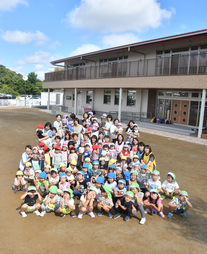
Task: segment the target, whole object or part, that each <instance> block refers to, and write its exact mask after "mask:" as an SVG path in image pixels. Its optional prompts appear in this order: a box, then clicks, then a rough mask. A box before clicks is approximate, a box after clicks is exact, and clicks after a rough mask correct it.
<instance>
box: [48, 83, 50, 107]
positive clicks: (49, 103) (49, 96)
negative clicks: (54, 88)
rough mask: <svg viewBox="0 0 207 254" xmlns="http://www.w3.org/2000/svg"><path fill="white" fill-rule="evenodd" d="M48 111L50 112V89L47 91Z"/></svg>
mask: <svg viewBox="0 0 207 254" xmlns="http://www.w3.org/2000/svg"><path fill="white" fill-rule="evenodd" d="M47 96H48V97H47V109H48V110H50V88H48V90H47Z"/></svg>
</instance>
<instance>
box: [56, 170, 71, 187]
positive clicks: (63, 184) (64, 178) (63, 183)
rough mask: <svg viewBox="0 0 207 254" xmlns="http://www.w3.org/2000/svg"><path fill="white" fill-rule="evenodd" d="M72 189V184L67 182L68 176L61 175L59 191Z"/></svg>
mask: <svg viewBox="0 0 207 254" xmlns="http://www.w3.org/2000/svg"><path fill="white" fill-rule="evenodd" d="M67 188H70V183H69V182H67V175H66V174H65V173H61V174H60V182H59V184H58V189H59V190H64V189H67Z"/></svg>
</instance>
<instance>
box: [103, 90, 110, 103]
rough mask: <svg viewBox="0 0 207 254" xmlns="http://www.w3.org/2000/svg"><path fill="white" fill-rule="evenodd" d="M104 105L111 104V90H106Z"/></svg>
mask: <svg viewBox="0 0 207 254" xmlns="http://www.w3.org/2000/svg"><path fill="white" fill-rule="evenodd" d="M104 104H111V90H108V89H105V90H104Z"/></svg>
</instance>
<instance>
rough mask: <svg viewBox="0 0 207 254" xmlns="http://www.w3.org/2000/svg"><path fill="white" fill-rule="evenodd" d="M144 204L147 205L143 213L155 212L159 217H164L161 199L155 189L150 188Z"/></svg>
mask: <svg viewBox="0 0 207 254" xmlns="http://www.w3.org/2000/svg"><path fill="white" fill-rule="evenodd" d="M144 205H145V206H146V207H147V209H146V210H145V213H155V214H159V215H160V217H161V218H165V215H164V214H163V204H162V200H161V199H160V197H159V192H158V190H157V189H152V190H150V196H149V197H148V198H147V199H146V200H145V201H144Z"/></svg>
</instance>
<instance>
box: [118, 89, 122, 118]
mask: <svg viewBox="0 0 207 254" xmlns="http://www.w3.org/2000/svg"><path fill="white" fill-rule="evenodd" d="M121 102H122V88H119V112H118V119H119V121H120V122H121Z"/></svg>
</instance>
